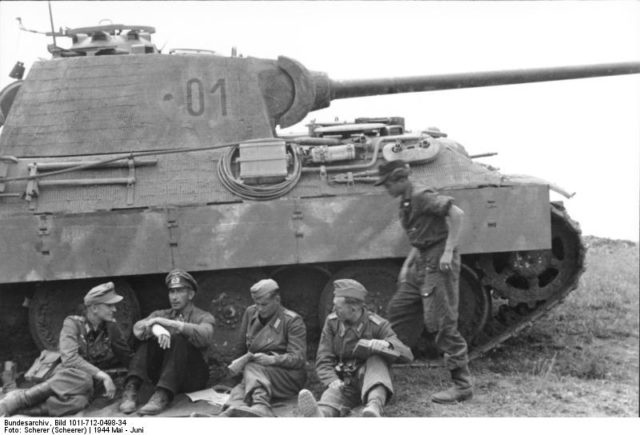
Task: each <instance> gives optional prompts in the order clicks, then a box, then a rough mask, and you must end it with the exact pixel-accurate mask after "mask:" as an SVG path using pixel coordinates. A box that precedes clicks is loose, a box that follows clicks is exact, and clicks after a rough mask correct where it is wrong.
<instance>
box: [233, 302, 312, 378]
mask: <svg viewBox="0 0 640 435" xmlns="http://www.w3.org/2000/svg"><path fill="white" fill-rule="evenodd" d="M240 333H241V337H244V341H243V342H242V343H243V344H244V346H240V348H239V351H238V356H240V355H242V354H244V353H246V352H247V351H249V352H251V353H260V352H262V353H267V354H272V353H273V354H274V355H275V357H276V364H275V365H277V366H279V367H285V368H290V369H299V368H303V367H304V364H305V361H306V358H307V328H306V326H305V324H304V321H303V320H302V317H300V316H299V315H298V314H297V313H295V312H293V311H291V310H288V309H286V308H284V307H280V308H279V309H278V310H277V311H276V312H275V313H274V315H273V316H271V318H270V319H268V321H267V322H266V324H265V325H263V324H262V322H261V321H260V316H259V315H258V308H257V307H256V306H255V305H251V306H249V307H248V308H247V309H246V311H245V313H244V315H243V316H242V323H241V326H240Z"/></svg>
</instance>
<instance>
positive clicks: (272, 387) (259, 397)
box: [222, 279, 307, 417]
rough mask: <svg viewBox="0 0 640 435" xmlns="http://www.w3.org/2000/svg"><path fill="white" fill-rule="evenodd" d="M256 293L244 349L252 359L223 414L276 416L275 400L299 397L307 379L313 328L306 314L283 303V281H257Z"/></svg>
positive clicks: (244, 320) (243, 327) (245, 327)
mask: <svg viewBox="0 0 640 435" xmlns="http://www.w3.org/2000/svg"><path fill="white" fill-rule="evenodd" d="M251 298H252V299H253V301H254V302H255V304H254V305H251V306H249V307H247V309H246V311H245V312H244V316H243V317H242V324H241V327H240V345H239V349H238V355H242V354H244V357H243V358H242V359H243V360H245V361H248V362H247V363H246V365H245V366H244V367H243V368H242V382H240V383H239V384H238V385H236V386H235V387H234V388H233V390H232V391H231V396H230V397H229V400H228V401H227V403H226V404H225V406H224V408H225V411H224V412H223V413H222V415H223V416H228V417H273V416H274V414H273V411H272V410H271V399H274V398H287V397H291V396H295V395H296V394H297V393H298V391H300V389H301V388H302V387H303V386H304V383H305V382H306V380H307V372H306V370H305V363H306V359H307V329H306V327H305V324H304V322H303V320H302V317H300V315H298V314H296V313H294V312H293V311H291V310H288V309H286V308H284V307H283V306H282V305H281V303H280V294H279V289H278V284H277V283H276V282H275V281H274V280H272V279H263V280H261V281H258V282H257V283H255V284H254V285H253V286H252V287H251Z"/></svg>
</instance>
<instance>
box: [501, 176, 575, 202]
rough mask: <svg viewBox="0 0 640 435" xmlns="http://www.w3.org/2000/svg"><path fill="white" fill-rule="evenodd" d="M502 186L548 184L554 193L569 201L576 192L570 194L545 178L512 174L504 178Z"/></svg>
mask: <svg viewBox="0 0 640 435" xmlns="http://www.w3.org/2000/svg"><path fill="white" fill-rule="evenodd" d="M502 184H506V185H508V184H518V185H519V184H546V185H547V186H549V189H550V190H552V191H553V192H556V193H559V194H560V195H562V196H564V197H565V198H567V199H571V198H573V196H574V195H575V194H576V193H575V192H573V193H569V191H568V190H566V189H564V188H562V187H560V186H558V185H557V184H555V183H552V182H550V181H547V180H545V179H543V178H539V177H533V176H531V175H519V174H510V175H504V176H503V177H502Z"/></svg>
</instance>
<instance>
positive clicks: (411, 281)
mask: <svg viewBox="0 0 640 435" xmlns="http://www.w3.org/2000/svg"><path fill="white" fill-rule="evenodd" d="M378 171H379V175H380V178H379V180H378V182H376V185H381V184H382V185H384V187H385V188H386V189H387V192H389V194H390V195H391V196H394V197H397V198H400V222H401V224H402V227H403V228H404V230H405V232H406V234H407V236H408V237H409V242H410V243H411V245H412V249H411V252H410V253H409V255H408V257H407V258H406V260H405V262H404V264H403V266H402V269H401V271H400V275H399V277H398V278H399V279H398V281H399V283H400V285H399V287H398V290H397V292H396V293H395V294H394V295H393V297H392V298H391V301H389V306H388V308H387V313H388V316H389V320H390V321H391V326H392V327H393V329H394V330H395V331H396V332H397V333H398V335H399V337H400V338H401V339H402V340H403V341H405V342H407V343H410V342H411V341H410V340H407V339H406V337H405V334H409V329H410V328H409V326H408V325H409V324H410V323H411V318H412V317H414V316H415V314H416V312H417V311H419V310H420V308H422V310H423V316H424V317H423V319H424V326H425V328H426V329H427V331H428V332H431V333H436V339H435V341H436V345H437V346H438V348H439V349H440V351H442V352H443V353H444V356H445V362H446V367H447V368H448V369H449V370H450V372H451V379H452V380H453V387H451V388H449V389H447V390H445V391H441V392H439V393H436V394H434V395H433V396H432V398H431V399H432V400H433V401H434V402H436V403H455V402H460V401H463V400H467V399H470V398H471V397H472V395H473V389H472V384H471V374H470V372H469V366H468V356H467V343H466V341H465V340H464V338H463V337H462V335H460V332H459V331H458V302H459V288H458V284H459V279H460V254H459V253H458V250H457V245H458V238H459V236H460V230H461V228H462V221H463V216H464V213H463V212H462V210H461V209H460V208H458V207H457V206H456V205H455V204H453V198H451V197H450V196H445V195H440V194H438V193H437V192H435V191H434V190H431V189H417V188H415V187H414V185H413V184H412V183H411V181H410V180H409V173H410V170H409V165H408V164H406V163H405V162H403V161H401V160H395V161H391V162H388V163H384V164H382V165H380V167H379V168H378Z"/></svg>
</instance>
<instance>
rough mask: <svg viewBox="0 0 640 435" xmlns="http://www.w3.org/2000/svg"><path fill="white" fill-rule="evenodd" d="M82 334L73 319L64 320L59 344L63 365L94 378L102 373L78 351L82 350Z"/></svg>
mask: <svg viewBox="0 0 640 435" xmlns="http://www.w3.org/2000/svg"><path fill="white" fill-rule="evenodd" d="M81 333H82V331H80V329H79V326H78V324H77V323H76V322H74V321H73V319H71V318H69V317H67V318H66V319H64V322H63V324H62V330H61V331H60V341H59V343H58V345H59V350H60V358H61V359H62V365H64V366H66V367H74V368H77V369H79V370H82V371H83V372H85V373H88V374H89V375H91V376H92V377H94V376H95V375H96V374H98V372H100V369H99V368H98V367H96V366H94V365H93V364H91V363H90V362H89V361H87V360H86V359H84V358H82V356H81V355H80V353H79V351H78V349H79V348H80V343H79V340H80V334H81Z"/></svg>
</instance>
